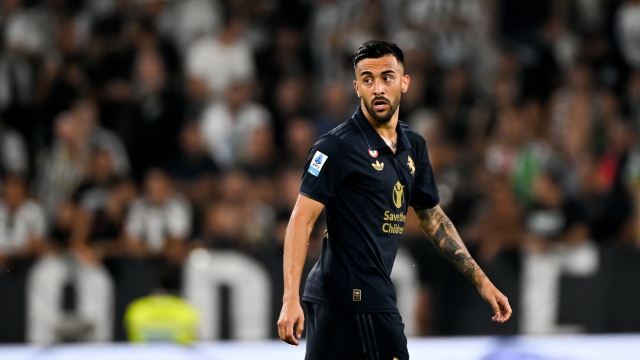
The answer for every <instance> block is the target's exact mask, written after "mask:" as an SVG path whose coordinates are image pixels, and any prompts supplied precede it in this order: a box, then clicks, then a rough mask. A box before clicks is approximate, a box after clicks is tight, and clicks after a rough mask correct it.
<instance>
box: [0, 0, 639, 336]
mask: <svg viewBox="0 0 640 360" xmlns="http://www.w3.org/2000/svg"><path fill="white" fill-rule="evenodd" d="M1 6H2V8H1V12H0V29H1V35H0V39H1V40H0V43H1V48H0V49H1V50H0V110H1V124H2V125H1V128H0V170H1V171H2V174H3V180H2V203H0V266H1V268H2V269H3V271H1V272H0V304H1V305H0V319H2V321H0V342H3V343H31V344H51V343H58V342H66V341H74V342H75V341H88V342H95V341H99V342H112V341H125V340H126V339H127V337H126V331H125V326H124V313H125V310H126V308H127V306H128V305H129V304H130V303H131V302H132V301H133V300H135V299H138V298H140V297H142V296H145V295H149V294H152V293H160V292H164V293H169V294H178V295H181V296H184V297H185V298H186V299H187V300H189V301H190V302H191V303H193V304H195V305H196V307H198V308H199V311H200V312H201V316H202V323H203V328H202V329H201V330H200V333H199V338H200V339H201V340H218V339H244V340H256V339H273V338H276V337H277V330H276V327H275V322H276V319H277V315H278V312H279V308H280V305H281V294H282V280H281V271H282V270H281V269H282V260H281V257H282V241H283V234H284V229H285V227H286V225H287V221H288V217H289V214H290V211H291V209H292V207H293V204H294V202H295V199H296V196H297V190H298V187H299V182H300V177H301V174H302V171H303V166H304V163H305V161H306V159H307V155H308V149H309V148H310V147H311V145H312V144H313V142H314V140H315V139H316V138H317V137H318V136H319V135H321V134H322V133H324V132H326V131H328V130H329V129H331V128H333V127H334V126H336V125H338V124H340V123H341V122H342V121H344V120H345V119H347V118H348V117H349V116H350V115H351V114H352V113H353V112H354V111H355V109H356V107H357V104H358V99H357V98H356V97H355V93H354V91H353V90H352V85H351V81H352V79H353V73H352V71H353V70H352V65H351V62H350V61H351V56H352V54H353V52H354V49H355V48H356V47H357V45H359V44H361V43H362V42H364V41H366V40H368V39H373V38H376V39H388V40H391V41H394V42H396V43H397V44H399V45H400V47H401V48H402V49H403V50H404V51H405V56H406V61H405V63H406V64H405V67H406V71H407V73H408V74H409V75H410V76H411V79H412V81H411V87H410V90H409V92H408V93H407V94H406V95H405V96H403V100H402V105H401V110H400V111H401V114H400V117H401V119H402V120H403V121H405V122H407V123H409V124H410V125H411V126H412V127H413V128H414V129H416V130H417V131H419V132H420V133H421V134H422V135H423V136H424V137H425V138H426V139H427V142H428V147H429V151H430V156H431V161H432V164H433V167H434V170H435V173H436V176H437V181H438V185H439V190H440V194H441V198H442V204H441V205H442V207H443V208H444V209H445V211H446V212H447V213H448V214H449V215H450V217H451V219H452V220H453V222H454V223H455V224H456V225H457V227H458V230H459V231H460V233H461V234H462V237H463V239H464V240H465V242H466V243H467V244H468V246H469V248H470V250H471V252H472V254H473V255H474V256H475V258H476V259H477V260H478V262H479V263H480V265H481V266H482V267H483V268H484V269H485V272H486V273H487V274H488V275H489V277H490V278H491V279H492V280H493V282H494V283H495V284H496V285H497V286H498V287H499V288H500V289H501V290H502V291H503V292H504V293H505V294H506V295H507V296H508V297H509V299H510V302H511V303H512V306H513V308H514V310H515V315H514V318H512V319H511V320H510V321H509V322H508V323H507V324H504V325H497V324H493V323H491V322H490V321H489V319H490V317H491V311H490V309H489V307H488V306H487V305H486V304H484V303H482V301H481V299H480V297H479V296H478V295H477V292H476V291H475V289H474V288H473V287H472V286H470V285H469V284H468V283H466V281H465V280H464V278H463V277H462V276H460V275H459V274H457V272H456V271H455V269H454V268H453V267H452V266H449V265H448V264H447V263H446V261H445V260H444V259H443V258H441V257H440V255H438V254H437V252H436V251H435V249H434V248H433V246H431V245H430V244H429V242H428V240H427V239H426V238H425V237H424V235H422V234H421V231H420V229H419V228H417V224H416V222H415V221H413V220H412V219H413V216H414V215H413V214H409V217H410V219H408V221H407V223H406V228H405V232H404V234H405V235H404V239H403V243H402V252H401V256H400V257H399V263H398V264H399V265H397V266H396V270H394V271H395V272H397V274H396V275H395V276H394V279H395V280H396V281H397V285H398V288H399V301H400V303H399V306H400V307H401V310H402V313H403V316H404V318H405V322H406V323H407V332H408V334H409V335H411V336H452V335H531V334H536V335H555V334H577V333H621V332H638V331H640V307H638V306H637V304H638V303H640V280H639V279H640V276H638V275H639V274H640V227H639V226H638V224H640V222H639V221H638V215H639V214H638V212H637V211H636V209H637V208H638V205H639V203H638V202H639V201H640V138H639V136H638V131H639V130H640V2H639V1H636V0H626V1H622V0H520V1H507V0H458V1H438V0H344V1H338V0H335V1H332V0H316V1H313V0H280V1H278V0H181V1H177V0H91V1H89V0H84V1H83V0H4V1H3V2H2V5H1ZM363 151H366V149H363ZM321 222H322V221H320V222H319V224H317V226H316V229H315V231H314V234H313V236H312V239H311V242H310V244H309V253H308V259H307V269H306V270H305V272H306V271H308V270H309V269H310V267H311V266H312V265H313V263H314V262H315V260H316V259H317V256H318V255H319V245H320V242H321V238H322V231H323V229H324V227H323V224H321ZM204 328H206V329H204Z"/></svg>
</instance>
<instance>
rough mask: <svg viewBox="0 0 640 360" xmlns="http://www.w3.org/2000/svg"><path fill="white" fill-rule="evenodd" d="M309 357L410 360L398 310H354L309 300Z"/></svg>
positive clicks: (311, 359)
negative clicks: (373, 311)
mask: <svg viewBox="0 0 640 360" xmlns="http://www.w3.org/2000/svg"><path fill="white" fill-rule="evenodd" d="M305 305H306V306H307V318H306V323H305V333H306V336H307V353H306V355H305V360H343V359H345V360H346V359H349V360H394V359H397V360H408V359H409V352H408V351H407V337H406V336H405V335H404V324H403V323H402V318H401V317H400V314H398V313H354V312H347V311H341V310H336V309H332V308H328V307H326V306H322V305H318V304H315V303H310V302H305Z"/></svg>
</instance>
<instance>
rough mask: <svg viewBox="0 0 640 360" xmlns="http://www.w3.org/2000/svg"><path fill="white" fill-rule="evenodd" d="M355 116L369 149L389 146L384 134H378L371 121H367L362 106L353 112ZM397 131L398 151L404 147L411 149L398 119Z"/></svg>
mask: <svg viewBox="0 0 640 360" xmlns="http://www.w3.org/2000/svg"><path fill="white" fill-rule="evenodd" d="M353 118H354V119H355V120H356V123H357V124H358V127H359V128H360V131H361V132H362V135H363V136H364V139H365V141H366V142H367V146H369V149H371V150H380V149H384V148H388V147H389V146H388V145H387V143H386V142H385V141H384V139H383V138H382V136H380V134H378V132H377V131H376V129H374V128H373V126H371V124H369V121H367V118H366V117H365V116H364V113H363V112H362V108H361V107H358V110H356V112H355V114H353ZM396 132H397V133H398V152H400V150H403V149H410V148H411V144H410V143H409V140H408V139H407V136H406V135H405V133H404V131H403V130H402V127H401V126H400V121H398V125H397V126H396Z"/></svg>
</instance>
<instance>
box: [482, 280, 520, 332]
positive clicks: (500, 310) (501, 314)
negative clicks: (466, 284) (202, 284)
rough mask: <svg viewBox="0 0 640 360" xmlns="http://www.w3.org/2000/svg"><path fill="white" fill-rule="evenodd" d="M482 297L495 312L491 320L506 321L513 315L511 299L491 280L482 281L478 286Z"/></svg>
mask: <svg viewBox="0 0 640 360" xmlns="http://www.w3.org/2000/svg"><path fill="white" fill-rule="evenodd" d="M478 291H479V292H480V295H481V296H482V298H483V299H484V300H485V301H486V302H488V303H489V304H490V305H491V308H492V309H493V313H494V314H495V315H494V316H493V317H492V318H491V320H493V321H495V322H499V323H504V322H506V321H507V320H509V318H510V317H511V314H512V313H513V311H512V310H511V305H509V299H507V297H506V296H504V295H503V294H502V293H501V292H500V291H499V290H498V289H497V288H496V287H495V286H494V285H493V284H492V283H491V282H490V281H486V282H484V283H482V285H480V286H479V287H478Z"/></svg>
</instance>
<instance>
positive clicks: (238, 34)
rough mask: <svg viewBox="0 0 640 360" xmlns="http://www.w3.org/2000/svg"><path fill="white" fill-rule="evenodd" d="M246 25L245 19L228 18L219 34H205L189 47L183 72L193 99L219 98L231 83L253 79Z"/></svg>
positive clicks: (251, 54) (250, 50) (251, 51)
mask: <svg viewBox="0 0 640 360" xmlns="http://www.w3.org/2000/svg"><path fill="white" fill-rule="evenodd" d="M246 26H247V20H246V19H242V18H237V17H230V18H228V20H227V23H226V25H225V27H224V29H223V30H222V31H221V33H220V35H219V36H216V37H214V36H211V35H209V36H205V37H204V38H202V39H200V40H199V41H197V42H194V43H193V44H192V45H191V46H190V47H189V50H188V52H187V56H186V64H185V66H186V70H185V72H186V75H187V77H188V88H189V93H190V95H191V96H192V97H193V98H195V99H207V98H211V99H216V98H217V99H220V98H222V97H224V94H225V92H226V91H227V90H228V89H229V87H230V86H231V85H233V84H234V83H238V82H249V81H252V80H253V79H254V77H255V73H256V69H255V63H254V58H253V50H252V49H251V47H250V46H249V44H248V43H246V42H245V40H244V39H243V37H242V36H243V34H244V31H245V29H246Z"/></svg>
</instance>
